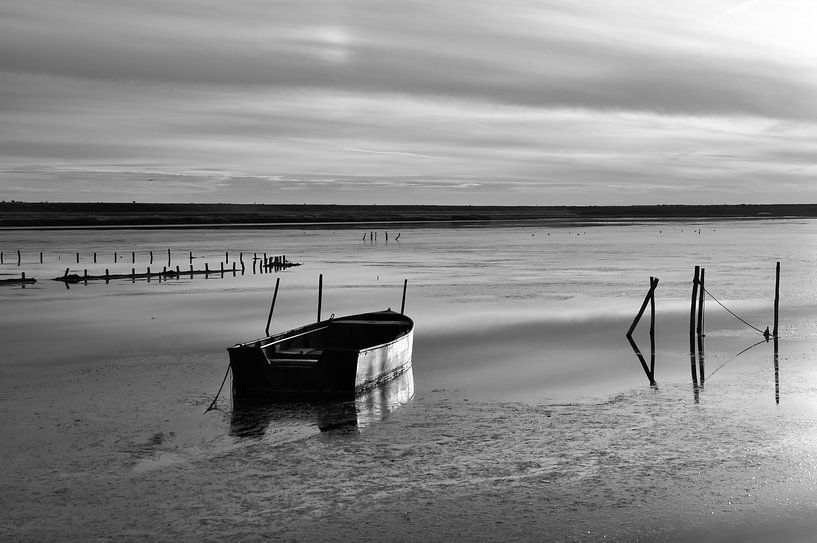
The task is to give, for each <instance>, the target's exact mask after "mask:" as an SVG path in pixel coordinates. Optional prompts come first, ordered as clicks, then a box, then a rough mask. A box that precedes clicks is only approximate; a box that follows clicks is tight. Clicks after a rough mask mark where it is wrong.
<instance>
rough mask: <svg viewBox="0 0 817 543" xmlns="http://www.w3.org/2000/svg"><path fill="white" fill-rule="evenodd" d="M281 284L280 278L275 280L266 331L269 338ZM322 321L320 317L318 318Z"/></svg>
mask: <svg viewBox="0 0 817 543" xmlns="http://www.w3.org/2000/svg"><path fill="white" fill-rule="evenodd" d="M280 282H281V278H280V277H276V278H275V291H274V292H273V293H272V305H270V307H269V316H268V317H267V327H266V328H265V329H264V331H265V333H266V334H267V336H269V325H270V323H271V322H272V312H273V311H275V300H276V299H277V298H278V285H279V283H280ZM318 320H320V317H318Z"/></svg>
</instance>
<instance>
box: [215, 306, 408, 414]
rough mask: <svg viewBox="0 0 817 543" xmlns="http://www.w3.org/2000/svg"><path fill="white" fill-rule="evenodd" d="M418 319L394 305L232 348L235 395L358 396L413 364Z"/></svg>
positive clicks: (267, 396) (245, 396)
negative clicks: (394, 308) (394, 307)
mask: <svg viewBox="0 0 817 543" xmlns="http://www.w3.org/2000/svg"><path fill="white" fill-rule="evenodd" d="M413 343H414V321H412V320H411V319H410V318H409V317H407V316H405V315H403V314H402V313H397V312H395V311H391V310H389V309H387V310H385V311H375V312H371V313H361V314H358V315H349V316H346V317H340V318H329V319H327V320H319V321H318V322H315V323H312V324H308V325H305V326H301V327H299V328H295V329H293V330H289V331H287V332H283V333H279V334H274V335H271V336H267V337H265V338H262V339H256V340H253V341H248V342H246V343H240V344H237V345H235V346H233V347H230V348H228V349H227V350H228V352H229V355H230V370H231V371H232V374H233V397H234V398H237V399H239V400H244V399H292V398H310V397H322V398H328V397H334V398H339V397H354V396H356V395H359V394H361V393H363V392H365V391H367V390H370V389H372V388H374V387H376V386H378V385H379V384H382V383H385V382H387V381H389V380H391V379H394V378H395V377H397V376H399V375H400V374H402V373H403V372H405V371H406V370H408V369H410V368H411V353H412V347H413Z"/></svg>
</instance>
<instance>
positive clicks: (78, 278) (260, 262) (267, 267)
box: [53, 255, 299, 283]
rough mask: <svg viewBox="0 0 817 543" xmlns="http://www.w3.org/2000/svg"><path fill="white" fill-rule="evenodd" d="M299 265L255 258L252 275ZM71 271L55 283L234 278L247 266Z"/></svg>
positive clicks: (276, 259) (267, 258)
mask: <svg viewBox="0 0 817 543" xmlns="http://www.w3.org/2000/svg"><path fill="white" fill-rule="evenodd" d="M298 265H299V264H298V263H296V262H291V261H288V260H287V259H286V257H284V256H280V257H279V256H276V257H267V256H266V255H264V258H263V259H260V258H254V259H253V261H252V273H253V274H255V273H256V269H257V270H258V273H265V272H266V273H269V272H272V271H279V270H283V269H287V268H291V267H293V266H298ZM69 272H70V269H69V268H65V273H64V274H63V275H61V276H60V277H55V278H54V279H53V280H54V281H63V282H65V283H87V282H88V281H105V282H106V283H107V282H109V281H110V280H112V279H130V280H131V281H134V282H135V281H136V280H137V279H147V280H148V281H150V279H151V278H158V279H159V280H162V279H171V278H180V277H190V278H191V279H192V278H193V277H194V276H196V275H204V276H205V277H207V276H209V275H215V274H219V275H220V276H221V277H224V274H225V273H232V275H233V277H235V276H236V275H237V274H239V273H240V274H241V275H244V274H245V273H246V266H245V264H244V261H243V260H241V262H240V267H239V266H237V264H236V262H235V261H233V265H232V268H229V267H226V268H225V266H224V262H220V263H219V268H218V269H210V265H209V264H208V263H207V262H205V263H204V268H203V269H198V270H197V269H194V268H193V265H192V264H191V265H190V268H189V269H187V270H182V269H181V267H180V266H176V268H175V269H173V268H168V267H167V266H164V267H162V271H158V270H156V271H151V269H150V267H149V266H148V267H147V269H146V271H145V272H144V273H141V272H140V273H137V272H136V268H131V272H130V273H115V274H112V273H110V270H108V269H106V270H105V274H104V275H89V274H88V270H87V269H85V270H83V274H82V275H79V274H76V273H73V274H72V273H69Z"/></svg>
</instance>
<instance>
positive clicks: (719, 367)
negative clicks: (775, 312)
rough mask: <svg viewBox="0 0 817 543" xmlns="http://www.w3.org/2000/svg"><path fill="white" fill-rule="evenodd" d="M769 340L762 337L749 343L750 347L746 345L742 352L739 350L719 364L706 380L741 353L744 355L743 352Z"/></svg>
mask: <svg viewBox="0 0 817 543" xmlns="http://www.w3.org/2000/svg"><path fill="white" fill-rule="evenodd" d="M767 342H768V340H766V339H761V340H760V341H758V342H757V343H753V344H752V345H749V346H748V347H746V348H745V349H743V350H742V351H741V352H739V353H738V354H736V355H735V356H733V357H732V358H730V359H729V360H727V361H726V362H724V363H723V364H721V365H720V366H718V367H717V368H715V369H714V370H713V371H712V373H710V374H709V376H708V377H706V380H709V379H711V378H712V376H713V375H715V374H716V373H717V372H718V370H719V369H721V368H722V367H724V366H725V365H727V364H728V363H730V362H732V361H734V360H735V359H736V358H737V357H739V356H740V355H742V354H743V353H745V352H746V351H748V350H749V349H754V348H755V347H757V346H758V345H760V344H761V343H767Z"/></svg>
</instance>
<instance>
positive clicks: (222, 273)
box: [219, 262, 224, 277]
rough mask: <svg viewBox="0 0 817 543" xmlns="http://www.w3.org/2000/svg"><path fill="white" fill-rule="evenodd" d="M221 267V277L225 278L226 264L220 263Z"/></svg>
mask: <svg viewBox="0 0 817 543" xmlns="http://www.w3.org/2000/svg"><path fill="white" fill-rule="evenodd" d="M219 265H220V266H221V276H222V277H224V262H219Z"/></svg>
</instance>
